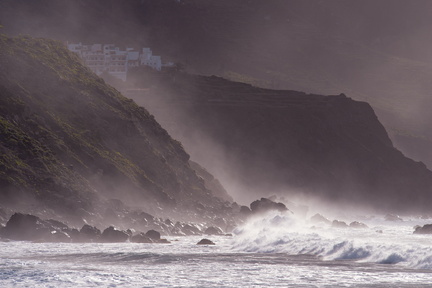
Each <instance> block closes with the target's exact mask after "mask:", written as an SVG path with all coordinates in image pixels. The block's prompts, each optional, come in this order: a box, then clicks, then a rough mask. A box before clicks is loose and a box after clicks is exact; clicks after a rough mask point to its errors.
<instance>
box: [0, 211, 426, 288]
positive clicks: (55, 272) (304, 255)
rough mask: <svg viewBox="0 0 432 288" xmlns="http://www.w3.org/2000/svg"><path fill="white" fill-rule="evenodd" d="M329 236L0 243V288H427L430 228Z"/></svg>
mask: <svg viewBox="0 0 432 288" xmlns="http://www.w3.org/2000/svg"><path fill="white" fill-rule="evenodd" d="M361 222H363V223H365V224H367V226H368V227H367V228H357V229H355V228H332V227H331V226H330V225H324V224H312V223H310V222H308V221H306V220H303V219H296V218H295V217H294V216H293V215H291V214H289V213H287V214H280V213H270V214H267V215H265V216H260V217H255V218H252V219H250V220H249V221H248V222H247V223H245V224H244V225H242V226H241V227H238V228H237V229H236V230H234V231H233V235H232V236H208V237H206V238H209V239H211V240H212V241H213V242H215V243H216V245H214V246H213V245H203V246H202V245H196V243H197V242H198V241H199V240H200V239H202V238H203V237H202V236H201V237H197V236H193V237H191V236H188V237H170V236H167V237H166V238H168V240H170V241H171V243H170V244H137V243H115V244H111V243H86V244H82V243H72V244H70V243H32V242H18V241H16V242H14V241H12V242H0V287H432V245H431V244H432V235H416V234H413V233H412V232H413V230H414V229H413V227H414V226H415V225H423V224H425V223H430V222H431V221H427V220H423V219H416V218H413V219H404V221H396V222H389V221H385V220H384V218H383V217H369V218H364V219H361Z"/></svg>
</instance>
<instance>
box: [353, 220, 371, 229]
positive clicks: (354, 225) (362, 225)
mask: <svg viewBox="0 0 432 288" xmlns="http://www.w3.org/2000/svg"><path fill="white" fill-rule="evenodd" d="M349 227H351V228H368V226H367V225H366V224H364V223H361V222H358V221H353V222H351V223H350V224H349Z"/></svg>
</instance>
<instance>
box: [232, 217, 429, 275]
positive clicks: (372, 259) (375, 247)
mask: <svg viewBox="0 0 432 288" xmlns="http://www.w3.org/2000/svg"><path fill="white" fill-rule="evenodd" d="M367 224H368V228H362V229H359V228H357V229H356V228H333V227H331V225H327V224H318V225H317V224H315V225H314V224H313V223H310V222H309V221H308V220H305V219H298V218H296V217H295V216H294V215H292V214H288V213H287V214H280V213H270V214H266V215H263V216H261V217H255V218H252V219H250V220H249V221H248V222H247V223H245V224H244V225H243V226H241V227H239V228H237V229H236V230H235V231H234V234H235V237H234V238H233V240H232V241H233V243H232V245H233V249H234V250H236V251H242V252H254V253H286V254H289V255H314V256H317V257H320V258H321V259H322V260H324V261H326V260H336V261H337V260H352V261H357V262H364V263H376V264H394V265H401V266H402V267H406V268H417V269H432V246H431V245H430V241H431V239H432V235H415V234H413V233H412V232H413V226H414V224H413V223H412V222H410V221H404V222H401V223H385V221H378V220H374V221H372V222H371V223H367Z"/></svg>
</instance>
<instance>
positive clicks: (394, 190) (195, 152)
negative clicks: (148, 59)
mask: <svg viewBox="0 0 432 288" xmlns="http://www.w3.org/2000/svg"><path fill="white" fill-rule="evenodd" d="M162 87H163V88H162ZM151 91H152V93H150V94H148V95H147V96H145V95H141V96H139V95H138V94H135V96H134V95H133V93H132V92H131V93H130V96H134V97H135V99H136V101H138V102H139V103H145V104H146V105H147V107H148V109H150V111H152V113H154V115H155V117H156V119H158V121H160V122H161V123H162V125H164V127H167V129H168V131H170V133H172V134H173V135H175V137H177V139H179V140H181V141H182V143H183V144H184V145H185V147H186V149H188V151H190V153H191V155H192V157H193V159H196V160H197V161H199V162H200V163H203V164H204V165H205V166H206V167H209V168H210V167H212V168H213V169H214V170H210V171H211V172H214V173H216V175H218V176H219V178H220V179H221V180H222V182H223V184H224V185H225V184H229V183H230V182H235V183H236V184H239V183H240V184H241V185H242V186H243V189H244V191H246V192H244V193H245V194H248V193H250V195H253V196H254V197H256V196H258V194H260V195H268V194H272V193H281V194H286V195H291V194H296V193H295V192H298V193H299V194H303V195H307V196H317V197H321V199H325V200H328V201H343V202H349V203H352V204H356V205H359V206H361V205H372V206H374V207H375V208H382V209H390V210H391V209H395V210H396V209H397V210H399V211H400V210H401V209H426V208H427V204H426V202H425V201H426V199H430V198H431V197H432V195H431V191H432V173H431V172H430V171H429V170H427V169H426V167H425V165H424V164H422V163H419V162H415V161H412V160H410V159H408V158H406V157H405V156H404V155H403V154H402V153H401V152H399V151H398V150H397V149H396V148H394V147H393V145H392V142H391V140H390V139H389V137H388V135H387V133H386V131H385V129H384V127H383V126H382V125H381V123H380V122H379V121H378V119H377V117H376V115H375V113H374V111H373V109H372V108H371V106H370V105H369V104H367V103H365V102H358V101H354V100H352V99H350V98H348V97H346V96H345V95H343V94H342V95H338V96H320V95H310V94H305V93H301V92H295V91H276V90H267V89H261V88H256V87H253V86H250V85H246V84H242V83H235V82H231V81H227V80H224V79H222V78H218V77H214V76H213V77H201V76H196V77H191V76H186V75H183V76H181V75H177V76H176V77H175V78H171V79H170V80H169V79H168V78H167V79H166V81H165V82H163V81H162V82H161V83H160V84H159V88H157V87H153V88H152V90H151ZM152 95H158V96H157V97H159V98H157V99H154V98H153V97H152ZM180 111H183V112H180ZM218 165H219V166H218ZM223 180H226V181H227V182H224V181H223ZM241 185H240V186H241ZM235 186H236V185H234V187H235ZM237 186H238V185H237ZM226 187H230V186H229V185H227V186H226ZM230 192H231V193H232V195H235V194H236V191H235V190H230ZM254 193H257V194H254ZM252 198H253V197H252Z"/></svg>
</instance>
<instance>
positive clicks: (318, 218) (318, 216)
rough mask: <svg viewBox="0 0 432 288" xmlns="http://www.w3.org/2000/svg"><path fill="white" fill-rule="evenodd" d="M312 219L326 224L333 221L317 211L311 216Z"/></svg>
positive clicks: (313, 221) (314, 221)
mask: <svg viewBox="0 0 432 288" xmlns="http://www.w3.org/2000/svg"><path fill="white" fill-rule="evenodd" d="M310 221H311V222H312V223H324V224H329V225H330V224H331V221H330V220H329V219H327V218H326V217H324V216H322V215H321V214H319V213H317V214H315V215H314V216H312V217H311V218H310Z"/></svg>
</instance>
